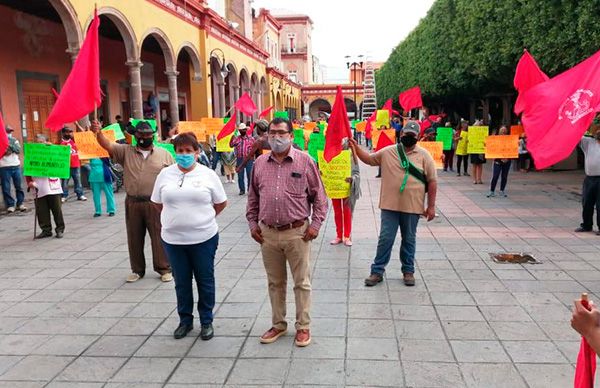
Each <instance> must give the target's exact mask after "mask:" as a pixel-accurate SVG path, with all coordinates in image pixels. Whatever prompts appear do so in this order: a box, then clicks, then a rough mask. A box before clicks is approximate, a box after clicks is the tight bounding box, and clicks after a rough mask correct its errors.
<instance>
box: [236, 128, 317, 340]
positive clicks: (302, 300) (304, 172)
mask: <svg viewBox="0 0 600 388" xmlns="http://www.w3.org/2000/svg"><path fill="white" fill-rule="evenodd" d="M292 139H293V127H292V123H291V122H290V121H289V120H287V119H283V118H275V119H273V121H271V123H270V124H269V144H270V145H271V152H270V153H268V154H265V155H261V156H259V157H258V159H256V162H255V166H254V169H253V170H252V178H251V180H250V191H249V192H248V203H247V207H246V219H247V220H248V224H249V227H250V233H251V235H252V238H253V239H254V240H255V241H256V242H258V243H259V244H260V246H261V252H262V257H263V264H264V266H265V271H266V273H267V279H268V282H269V298H270V300H271V310H272V324H273V326H272V327H271V328H270V329H269V330H267V331H266V332H265V333H264V334H263V335H262V336H261V337H260V342H261V343H264V344H270V343H273V342H275V341H277V339H278V338H279V337H281V336H283V335H285V333H286V332H287V321H286V319H285V315H286V292H287V269H286V262H287V263H289V266H290V270H291V272H292V278H293V280H294V296H295V299H296V337H295V344H296V346H307V345H308V344H309V343H310V340H311V337H310V302H311V285H310V242H311V241H312V240H314V239H315V238H317V236H318V235H319V229H320V228H321V225H322V223H323V221H324V220H325V217H326V216H327V197H326V196H325V190H324V188H323V183H322V182H321V178H320V177H319V171H318V170H317V165H316V163H314V162H313V160H312V158H311V157H310V156H309V155H308V154H306V153H304V152H302V151H299V150H297V149H295V148H293V147H292Z"/></svg>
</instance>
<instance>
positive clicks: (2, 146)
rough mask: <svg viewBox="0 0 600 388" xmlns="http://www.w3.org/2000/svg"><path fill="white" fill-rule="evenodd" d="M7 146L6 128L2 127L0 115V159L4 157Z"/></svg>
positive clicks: (2, 120) (2, 121) (0, 115)
mask: <svg viewBox="0 0 600 388" xmlns="http://www.w3.org/2000/svg"><path fill="white" fill-rule="evenodd" d="M8 144H9V143H8V135H7V134H6V128H5V127H4V119H2V113H0V158H1V157H3V156H4V153H5V152H6V149H7V148H8Z"/></svg>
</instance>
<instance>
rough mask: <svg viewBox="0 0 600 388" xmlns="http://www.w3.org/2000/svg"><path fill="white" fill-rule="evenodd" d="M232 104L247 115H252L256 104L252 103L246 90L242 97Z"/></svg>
mask: <svg viewBox="0 0 600 388" xmlns="http://www.w3.org/2000/svg"><path fill="white" fill-rule="evenodd" d="M234 106H235V108H236V109H237V110H239V111H240V112H242V113H243V114H245V115H248V116H252V115H253V114H254V112H256V105H254V101H252V98H251V97H250V95H249V94H248V92H246V93H244V94H242V97H240V99H239V100H237V101H236V102H235V104H234Z"/></svg>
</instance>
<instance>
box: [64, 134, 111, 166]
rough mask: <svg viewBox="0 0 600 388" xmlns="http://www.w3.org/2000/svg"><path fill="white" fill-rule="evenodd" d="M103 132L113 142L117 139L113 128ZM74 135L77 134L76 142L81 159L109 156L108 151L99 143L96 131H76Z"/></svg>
mask: <svg viewBox="0 0 600 388" xmlns="http://www.w3.org/2000/svg"><path fill="white" fill-rule="evenodd" d="M102 134H103V135H104V137H106V138H107V139H108V140H110V141H111V142H114V141H115V132H114V131H113V130H111V129H109V130H106V131H102ZM73 135H74V136H75V144H77V150H78V151H79V158H80V159H94V158H108V151H106V150H105V149H104V148H102V147H101V146H100V144H98V140H96V134H95V133H94V132H92V131H87V132H75V133H73Z"/></svg>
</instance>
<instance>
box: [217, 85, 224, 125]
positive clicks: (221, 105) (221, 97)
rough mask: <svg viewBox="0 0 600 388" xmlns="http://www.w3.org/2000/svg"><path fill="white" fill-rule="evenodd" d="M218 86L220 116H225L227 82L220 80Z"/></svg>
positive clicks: (218, 110)
mask: <svg viewBox="0 0 600 388" xmlns="http://www.w3.org/2000/svg"><path fill="white" fill-rule="evenodd" d="M217 86H218V88H219V109H217V112H219V117H223V116H224V115H225V82H223V81H220V80H219V81H218V82H217Z"/></svg>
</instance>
